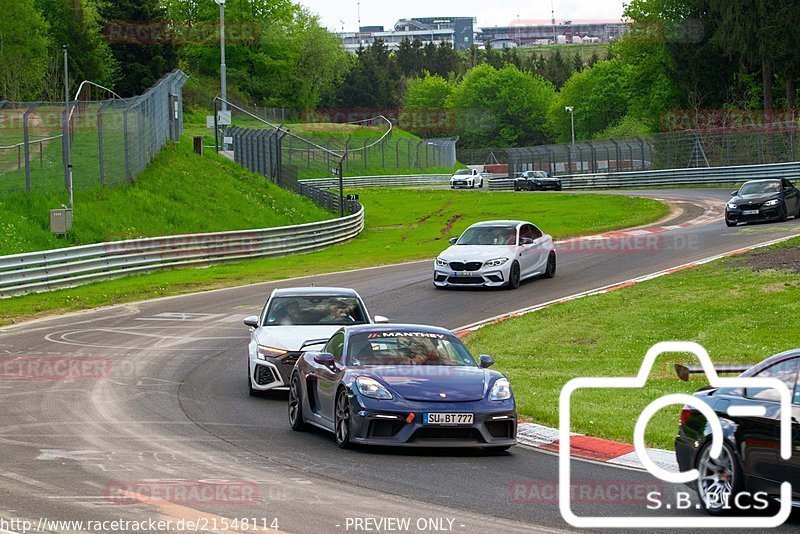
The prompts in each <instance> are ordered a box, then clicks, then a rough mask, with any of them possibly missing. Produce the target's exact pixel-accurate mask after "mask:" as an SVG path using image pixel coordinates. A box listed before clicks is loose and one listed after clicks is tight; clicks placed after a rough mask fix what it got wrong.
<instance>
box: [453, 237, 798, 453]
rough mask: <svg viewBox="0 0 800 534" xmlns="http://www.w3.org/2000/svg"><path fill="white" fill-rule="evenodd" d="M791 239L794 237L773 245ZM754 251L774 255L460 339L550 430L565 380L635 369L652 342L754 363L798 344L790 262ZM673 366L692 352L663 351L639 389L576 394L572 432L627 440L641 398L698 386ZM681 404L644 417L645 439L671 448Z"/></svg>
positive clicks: (727, 263)
mask: <svg viewBox="0 0 800 534" xmlns="http://www.w3.org/2000/svg"><path fill="white" fill-rule="evenodd" d="M798 245H800V240H794V241H793V243H790V244H786V245H782V246H780V247H777V248H776V249H774V250H780V249H781V248H785V247H792V246H793V247H797V246H798ZM763 254H774V252H771V251H765V252H753V253H751V254H748V255H745V256H740V257H733V258H729V259H725V260H722V261H718V262H715V263H712V264H708V265H705V266H702V267H698V268H696V269H692V270H689V271H683V272H680V273H677V274H674V275H671V276H667V277H663V278H659V279H656V280H652V281H649V282H646V283H643V284H640V285H636V286H633V287H630V288H626V289H623V290H620V291H617V292H614V293H608V294H605V295H600V296H594V297H589V298H584V299H580V300H576V301H572V302H569V303H566V304H561V305H558V306H555V307H553V308H550V309H547V310H543V311H540V312H537V313H533V314H530V315H527V316H525V317H522V318H518V319H512V320H509V321H506V322H504V323H501V324H497V325H492V326H489V327H486V328H484V329H481V330H479V331H478V332H476V333H474V334H473V335H471V336H469V337H468V338H467V343H468V346H469V347H470V349H471V350H472V351H473V352H474V353H475V354H492V355H494V356H495V357H496V358H497V362H498V365H497V368H498V370H500V371H502V372H504V373H506V374H507V375H508V376H509V377H510V379H511V381H512V384H513V386H514V390H515V394H516V397H517V402H518V405H519V411H520V414H521V415H522V416H523V417H524V418H526V419H528V420H531V421H534V422H537V423H540V424H544V425H548V426H553V427H558V425H559V418H558V406H559V394H560V391H561V388H562V387H563V385H564V384H566V383H567V382H568V381H569V380H571V379H573V378H577V377H605V376H609V377H619V376H634V375H636V373H637V372H638V370H639V367H640V365H641V363H642V359H643V358H644V355H645V353H646V352H647V350H648V349H649V348H650V347H652V346H653V345H655V344H656V343H658V342H661V341H695V342H697V343H700V344H701V345H703V346H704V347H705V348H706V349H707V350H708V351H709V353H710V355H711V358H712V360H713V361H714V362H715V363H747V364H754V363H757V362H759V361H761V360H763V359H764V358H766V357H768V356H771V355H773V354H777V353H779V352H783V351H786V350H790V349H794V348H797V347H798V345H800V342H798V339H797V326H798V324H797V323H798V319H797V318H798V310H800V307H798V302H800V278H798V274H797V270H796V268H795V271H794V272H791V271H786V270H781V269H762V268H761V267H758V268H754V262H756V261H757V260H758V259H761V260H762V261H759V263H763V259H764V256H763ZM759 255H762V256H759ZM798 257H800V254H798ZM795 266H796V264H795ZM675 363H682V364H694V363H696V362H695V361H694V358H693V357H692V356H691V355H679V354H671V355H663V356H661V357H660V358H659V360H658V362H657V364H656V366H655V369H654V371H653V373H652V375H651V380H650V381H649V382H648V384H647V387H646V388H645V389H640V390H633V391H629V392H625V393H622V392H620V391H614V390H593V391H583V392H577V393H576V395H575V397H574V398H573V408H572V427H573V431H574V432H578V433H582V434H587V435H591V436H596V437H604V438H608V439H612V440H618V441H623V442H626V443H632V442H633V441H632V440H633V427H634V424H635V422H636V420H637V419H638V417H639V414H640V413H641V411H642V409H643V408H644V407H645V406H647V405H648V404H649V403H650V402H652V401H653V400H655V399H657V398H659V397H661V396H663V395H666V394H670V393H692V392H694V391H696V390H698V389H699V388H700V387H702V386H703V385H705V384H707V382H704V378H703V377H695V378H693V379H692V380H691V381H690V382H680V381H679V380H678V378H677V375H676V373H675V370H674V364H675ZM680 409H681V407H680V406H676V407H674V408H673V409H667V410H664V411H662V412H661V413H659V414H658V415H657V416H656V417H655V418H653V420H652V421H651V423H650V426H649V429H648V433H647V440H648V442H649V444H651V445H653V446H657V447H661V448H666V449H671V448H672V446H673V440H674V437H675V433H676V431H677V421H678V414H679V412H680Z"/></svg>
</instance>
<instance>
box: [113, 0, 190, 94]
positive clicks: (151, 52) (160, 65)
mask: <svg viewBox="0 0 800 534" xmlns="http://www.w3.org/2000/svg"><path fill="white" fill-rule="evenodd" d="M99 8H100V9H99V11H100V14H101V16H102V17H103V18H104V19H105V20H107V21H123V22H126V23H129V22H138V23H142V24H151V25H152V24H155V23H158V22H162V23H164V22H166V15H167V12H166V10H165V9H164V8H162V7H161V4H160V3H159V0H113V1H112V2H107V3H103V4H101V5H100V6H99ZM151 35H152V34H151ZM111 52H112V53H113V54H114V58H115V59H116V60H117V63H118V64H119V78H118V80H117V82H116V84H115V86H114V87H115V89H116V91H117V92H118V93H120V94H121V95H122V96H134V95H138V94H141V93H143V92H144V91H146V90H147V89H148V88H150V87H152V86H153V85H154V84H155V82H156V81H158V79H159V78H161V77H162V76H163V75H164V74H166V73H168V72H170V71H171V70H173V69H175V68H176V67H177V66H178V54H177V50H176V48H175V46H173V45H172V44H170V43H166V44H162V43H161V42H159V41H158V39H155V40H150V41H147V40H142V41H139V42H137V43H132V44H127V43H113V42H112V44H111Z"/></svg>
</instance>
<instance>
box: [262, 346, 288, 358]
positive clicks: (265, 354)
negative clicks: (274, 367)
mask: <svg viewBox="0 0 800 534" xmlns="http://www.w3.org/2000/svg"><path fill="white" fill-rule="evenodd" d="M287 352H289V351H288V350H283V349H276V348H275V347H268V346H266V345H259V346H258V351H256V357H257V358H258V359H259V360H263V361H266V360H268V359H272V358H280V357H281V356H283V355H284V354H286V353H287Z"/></svg>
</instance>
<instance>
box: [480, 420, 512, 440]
mask: <svg viewBox="0 0 800 534" xmlns="http://www.w3.org/2000/svg"><path fill="white" fill-rule="evenodd" d="M486 430H488V431H489V434H491V436H492V437H493V438H509V439H511V438H513V437H514V421H511V420H508V421H487V422H486Z"/></svg>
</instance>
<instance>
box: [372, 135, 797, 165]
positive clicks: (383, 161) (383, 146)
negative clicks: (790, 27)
mask: <svg viewBox="0 0 800 534" xmlns="http://www.w3.org/2000/svg"><path fill="white" fill-rule="evenodd" d="M792 148H794V145H792ZM385 168H386V139H384V140H383V141H381V169H385Z"/></svg>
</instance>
